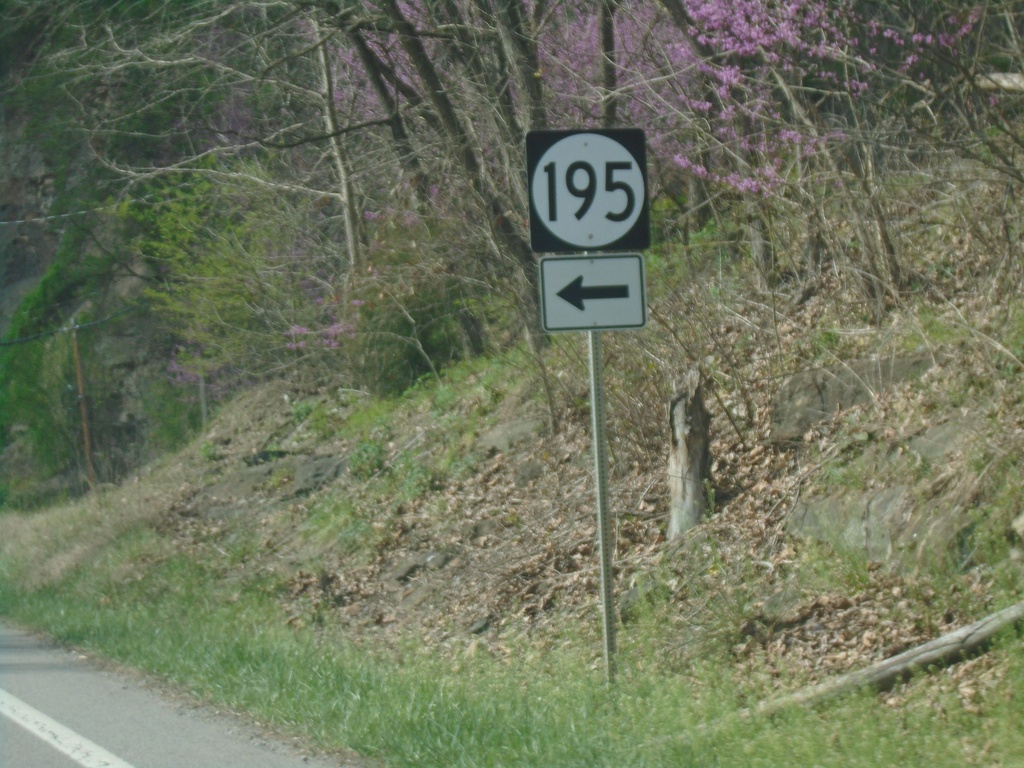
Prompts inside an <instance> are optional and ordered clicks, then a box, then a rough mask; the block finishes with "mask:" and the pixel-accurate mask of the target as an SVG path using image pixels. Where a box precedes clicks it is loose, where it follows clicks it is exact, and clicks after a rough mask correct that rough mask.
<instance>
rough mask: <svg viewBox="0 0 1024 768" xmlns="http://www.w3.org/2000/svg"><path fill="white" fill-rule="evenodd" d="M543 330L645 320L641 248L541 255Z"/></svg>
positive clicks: (633, 324)
mask: <svg viewBox="0 0 1024 768" xmlns="http://www.w3.org/2000/svg"><path fill="white" fill-rule="evenodd" d="M540 304H541V325H542V326H543V328H544V330H545V331H548V332H558V331H622V330H629V329H633V328H643V327H644V326H645V325H646V324H647V296H646V293H645V284H644V258H643V256H641V255H640V254H639V253H623V254H610V255H602V256H548V257H545V258H543V259H541V260H540Z"/></svg>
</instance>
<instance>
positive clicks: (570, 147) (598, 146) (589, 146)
mask: <svg viewBox="0 0 1024 768" xmlns="http://www.w3.org/2000/svg"><path fill="white" fill-rule="evenodd" d="M644 195H645V190H644V175H643V171H642V169H641V168H640V166H639V164H638V163H637V161H636V158H634V157H633V155H632V154H631V153H630V151H629V150H628V149H626V148H625V147H624V146H623V145H622V144H620V143H619V142H617V141H615V140H613V139H610V138H608V137H607V136H602V135H600V134H597V133H575V134H572V135H570V136H567V137H565V138H564V139H560V140H559V141H556V142H555V143H554V144H552V145H551V146H550V147H549V148H548V150H547V151H546V152H545V153H544V154H543V155H542V156H541V158H540V162H538V163H537V166H536V168H535V169H534V172H533V178H532V179H530V196H531V200H532V201H533V205H534V209H535V213H536V215H537V216H538V217H539V218H540V221H541V222H542V223H543V225H544V226H545V227H546V228H547V229H548V230H549V231H550V232H551V234H553V235H554V236H555V237H557V238H559V239H560V240H563V241H564V242H566V243H569V244H570V245H574V246H576V247H579V248H594V249H598V248H601V247H603V246H606V245H609V244H611V243H614V242H616V241H617V240H621V239H622V238H623V237H625V236H626V235H627V234H629V231H630V230H631V229H632V228H633V225H634V224H636V221H637V219H638V218H639V217H640V214H641V212H642V211H643V207H644Z"/></svg>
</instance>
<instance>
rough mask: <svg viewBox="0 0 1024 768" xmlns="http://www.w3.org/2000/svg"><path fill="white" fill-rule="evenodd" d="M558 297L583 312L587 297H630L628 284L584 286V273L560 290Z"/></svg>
mask: <svg viewBox="0 0 1024 768" xmlns="http://www.w3.org/2000/svg"><path fill="white" fill-rule="evenodd" d="M557 295H558V297H559V298H561V299H565V300H566V301H567V302H569V303H570V304H572V305H573V306H574V307H576V309H578V310H580V311H581V312H582V311H583V310H584V309H585V307H584V306H583V302H584V301H586V300H587V299H628V298H629V286H628V285H597V286H591V287H589V288H584V287H583V275H580V276H579V277H577V278H576V279H575V280H573V281H572V282H571V283H569V284H568V285H567V286H565V288H563V289H562V290H560V291H559V292H558V294H557Z"/></svg>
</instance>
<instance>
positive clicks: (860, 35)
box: [57, 0, 1020, 352]
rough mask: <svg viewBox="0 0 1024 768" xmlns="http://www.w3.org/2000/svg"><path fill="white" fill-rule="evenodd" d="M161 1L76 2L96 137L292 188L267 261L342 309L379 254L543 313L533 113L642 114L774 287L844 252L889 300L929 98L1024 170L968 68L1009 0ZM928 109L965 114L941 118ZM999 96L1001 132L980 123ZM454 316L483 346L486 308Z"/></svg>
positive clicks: (662, 164)
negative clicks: (886, 182)
mask: <svg viewBox="0 0 1024 768" xmlns="http://www.w3.org/2000/svg"><path fill="white" fill-rule="evenodd" d="M84 5H89V3H85V2H84V0H83V7H84ZM146 6H147V7H148V8H149V15H147V16H146V17H145V19H144V21H145V23H143V24H140V23H139V20H138V19H136V18H133V19H131V20H130V21H131V23H125V22H124V20H123V19H118V18H116V17H115V16H114V15H112V12H106V15H104V14H100V15H99V16H98V17H93V16H90V15H88V14H82V15H81V16H80V17H79V18H80V21H79V22H78V24H79V31H78V35H79V37H80V39H81V40H82V41H83V42H82V45H81V46H71V47H70V48H68V49H66V50H65V51H64V52H63V53H61V55H60V56H59V57H58V59H57V60H58V62H61V61H62V62H64V63H65V64H66V66H67V67H68V69H69V70H70V71H72V72H76V73H78V76H79V82H80V84H82V85H83V86H85V87H86V88H87V92H88V93H89V98H83V99H81V104H82V112H83V118H84V121H85V123H86V124H87V125H89V126H90V128H91V131H92V145H93V147H94V148H95V150H96V153H97V156H98V157H99V158H100V159H101V161H102V162H103V163H105V164H106V165H107V166H109V167H110V168H111V169H114V170H116V171H117V172H118V173H119V174H121V175H122V176H123V177H124V178H127V179H129V180H130V182H132V184H134V185H135V188H138V186H139V185H140V184H143V183H149V182H150V181H151V180H152V179H154V178H158V177H162V178H173V177H174V176H175V175H183V174H193V175H196V174H198V175H201V176H203V177H205V178H207V179H212V180H214V181H216V182H217V183H218V184H219V185H228V184H240V185H241V186H242V187H245V185H250V186H251V185H259V186H261V187H263V188H265V189H268V190H271V191H272V192H273V193H275V194H280V195H281V196H282V197H287V198H288V200H289V205H290V206H294V209H296V210H303V211H304V213H303V216H308V217H309V218H308V223H309V224H310V226H312V227H313V228H314V229H315V230H316V232H315V237H311V236H304V237H303V238H300V239H301V240H303V241H304V244H302V245H301V246H300V247H297V248H295V247H292V248H286V247H284V246H281V248H283V249H284V251H285V252H294V253H295V256H294V257H292V258H290V260H286V259H283V257H282V256H281V254H277V255H276V256H275V257H274V258H273V259H271V262H270V263H274V264H284V263H288V264H290V266H289V269H294V270H296V271H298V272H300V273H302V272H303V271H304V272H305V275H304V276H303V277H302V278H301V279H300V280H297V281H296V282H295V284H296V285H302V286H306V287H305V288H303V289H302V291H305V293H302V292H301V291H300V296H307V298H309V297H312V298H315V299H316V300H319V301H327V302H328V303H329V304H330V305H331V306H338V307H347V308H349V309H351V307H352V305H351V300H352V299H353V298H358V299H359V300H368V299H371V298H373V297H372V296H367V297H363V296H361V295H360V296H356V295H355V294H352V293H351V291H352V290H355V289H354V288H353V286H354V285H355V284H356V283H358V282H359V279H360V276H362V275H367V274H371V273H372V270H377V274H379V273H380V270H392V269H399V268H400V270H406V269H407V267H409V265H411V264H414V263H415V264H427V263H429V264H433V265H434V266H433V267H431V269H433V270H434V273H435V274H441V273H446V274H457V275H460V276H462V277H464V278H466V279H467V280H468V281H469V283H474V282H476V283H477V284H480V283H486V284H489V285H503V286H509V287H511V288H513V289H514V291H513V292H514V293H516V294H517V295H518V304H519V306H521V307H522V308H523V312H522V316H523V319H524V322H526V323H527V324H528V325H532V326H533V329H534V331H535V332H536V330H537V321H536V312H535V307H534V304H535V302H536V295H537V291H536V279H537V276H536V265H535V257H534V254H533V253H532V252H531V250H530V248H529V241H528V234H527V210H528V209H527V194H526V185H525V183H524V181H525V179H524V168H525V162H524V159H523V147H524V137H525V134H526V132H527V131H528V130H530V129H533V128H546V127H585V126H594V125H606V126H611V125H634V126H639V127H643V128H644V129H645V130H646V132H647V136H648V141H649V144H650V148H651V152H650V153H649V156H650V158H651V163H652V171H653V173H652V178H653V180H654V182H655V188H654V190H653V192H654V193H655V195H657V196H662V197H663V198H664V199H666V200H668V201H671V202H672V203H674V204H677V205H679V206H680V208H681V210H682V211H683V213H684V214H685V216H684V219H685V226H684V227H683V228H682V233H681V234H682V236H683V237H684V238H685V237H686V233H687V232H688V231H689V230H691V229H693V228H699V227H700V226H702V225H703V224H704V222H706V221H707V220H708V219H709V218H710V217H712V216H715V215H722V214H727V215H729V216H731V217H733V218H734V219H735V220H738V221H740V222H741V224H742V226H743V231H744V233H745V241H746V248H747V250H748V251H749V253H750V255H751V256H752V257H753V261H754V263H755V265H756V266H757V267H758V269H759V270H760V271H761V273H762V274H763V275H764V276H765V279H766V281H768V283H769V284H771V283H772V281H774V280H775V279H777V278H778V277H779V276H780V275H781V274H782V273H783V272H784V271H785V272H789V273H790V274H793V273H796V274H800V273H803V274H809V275H813V273H814V272H815V271H816V270H818V269H820V268H821V266H822V265H823V263H824V262H825V261H826V260H828V259H831V260H832V261H833V262H834V263H835V264H837V265H838V266H843V265H844V264H848V265H849V266H850V267H852V268H851V269H850V270H849V274H851V275H853V276H855V277H854V278H853V279H855V280H857V281H858V282H859V284H861V285H862V287H863V289H864V292H865V295H866V296H868V297H869V298H871V299H873V300H874V302H875V304H876V306H877V307H879V308H880V309H884V307H885V305H886V304H887V303H891V302H893V301H897V300H898V298H899V294H900V291H901V290H902V289H903V287H904V285H905V284H906V282H907V279H908V268H907V266H906V264H905V263H904V259H903V257H902V254H901V248H900V243H899V238H898V236H897V235H896V234H895V233H894V232H893V230H892V227H891V224H890V221H889V218H890V217H889V215H888V212H887V209H886V205H887V201H886V200H885V197H884V190H883V185H882V184H881V183H880V178H881V175H882V174H884V173H885V172H886V169H887V168H888V167H890V166H892V165H893V164H899V163H904V162H906V157H907V156H908V155H909V153H908V152H907V149H906V148H907V145H908V142H909V141H911V140H912V139H911V138H908V137H909V136H910V133H909V130H908V129H909V128H911V127H916V128H918V129H919V130H920V129H922V128H923V127H927V126H923V124H922V120H923V119H925V118H926V117H928V116H931V117H934V118H935V119H934V121H933V122H934V124H933V125H932V126H931V127H930V128H929V130H930V132H931V134H932V135H931V136H930V140H934V139H935V138H936V136H935V134H936V133H941V134H942V136H943V137H944V138H947V139H949V138H954V139H955V137H956V136H957V135H958V134H957V131H958V130H959V129H960V127H962V126H964V125H966V126H969V127H970V130H971V133H970V136H971V137H973V138H972V139H971V141H973V142H974V143H973V144H972V145H971V146H973V147H975V148H978V149H984V150H985V152H986V156H995V157H997V158H1001V159H1000V160H998V162H999V163H1000V164H1001V166H1002V167H1003V168H1006V169H1010V170H1014V169H1016V168H1017V165H1016V161H1015V159H1014V158H1015V156H1014V155H1013V154H1012V145H1013V142H1014V140H1015V139H1016V138H1017V134H1015V133H1014V132H1013V131H1012V130H1011V129H1010V127H1009V126H1010V125H1011V122H1010V113H1009V112H1008V111H1005V112H1002V113H1001V112H999V111H998V110H999V109H1001V108H1002V107H1001V106H1000V105H1002V104H1003V103H1004V100H1003V98H1002V97H1003V96H1004V95H1005V92H1004V91H1003V90H1000V89H995V90H993V88H992V87H991V86H992V84H995V83H997V82H999V81H998V80H997V79H993V78H992V77H989V78H988V79H987V80H986V79H984V78H982V79H979V76H978V75H979V73H978V72H976V71H974V70H973V69H972V67H975V64H968V63H966V62H976V63H978V62H983V61H984V60H985V56H989V55H992V56H995V55H998V56H1001V57H1002V59H1001V60H1002V61H1003V68H1004V69H1009V70H1013V68H1014V66H1017V67H1018V69H1019V61H1020V49H1019V44H1018V43H1017V42H1016V41H1017V40H1018V39H1019V37H1017V36H1016V34H1017V30H1018V27H1019V25H1020V19H1019V14H1018V13H1017V12H1016V10H1015V8H1014V7H1013V6H1012V5H1011V4H1008V3H1006V4H999V3H991V4H989V5H986V6H983V7H980V8H977V9H975V8H969V9H965V8H963V7H962V6H961V5H960V4H959V3H955V2H953V1H952V0H948V4H947V3H946V0H943V1H942V2H936V3H927V4H912V3H909V2H905V3H904V2H897V3H876V2H870V0H771V1H769V0H659V1H658V2H655V1H654V0H600V1H599V2H588V1H585V0H561V2H551V1H549V0H364V1H363V2H337V1H336V0H271V2H262V3H253V2H248V1H247V0H197V2H195V3H191V4H189V7H188V12H187V13H185V12H183V11H182V10H181V7H180V6H179V5H177V4H175V3H169V2H162V1H157V2H151V3H147V4H146ZM982 28H984V30H986V32H985V34H984V35H979V34H977V31H978V30H980V29H982ZM993 43H995V48H996V49H997V50H993V49H992V47H991V46H992V44H993ZM983 51H984V52H986V53H984V55H982V52H983ZM965 54H970V55H965ZM1007 57H1009V58H1007ZM1014 62H1016V63H1014ZM957 83H960V84H961V85H957ZM963 83H967V84H968V87H963V86H962V84H963ZM1001 88H1002V86H1001ZM140 105H141V106H140ZM939 109H941V110H944V111H945V113H946V114H952V115H955V116H956V117H957V122H958V126H959V127H952V128H950V129H948V130H947V127H946V126H944V125H942V121H941V120H939V119H938V116H937V110H939ZM1000 115H1002V117H1003V121H1002V122H1001V123H999V122H998V121H997V123H996V124H997V125H1002V126H1003V130H1002V133H1001V135H1000V136H997V137H996V139H998V140H993V139H992V137H991V134H990V132H989V131H988V130H987V129H988V127H989V126H988V124H987V119H982V118H983V116H986V117H995V118H997V119H998V118H999V116H1000ZM917 135H921V134H920V133H919V134H917ZM961 140H962V139H961ZM900 153H903V154H902V155H901V154H900ZM230 197H231V196H230V195H226V196H222V199H224V198H230ZM244 208H245V206H244V205H243V206H241V208H239V209H238V210H236V213H238V212H239V211H244ZM243 215H244V214H243ZM783 228H784V229H785V230H786V232H787V236H786V237H785V239H786V240H787V241H789V242H794V243H803V244H804V248H803V251H804V258H803V259H802V260H801V259H799V258H796V257H795V256H794V254H793V250H794V249H792V248H791V249H790V252H789V253H788V254H785V255H783V254H780V253H779V252H778V248H777V247H776V246H775V242H777V241H778V240H780V239H781V237H780V234H779V231H780V230H781V229H783ZM278 229H279V230H280V231H284V228H278ZM210 234H211V238H212V239H216V238H215V237H213V235H215V233H210ZM268 247H271V248H277V247H278V246H268ZM332 250H333V251H334V253H335V256H334V258H333V260H332V261H331V262H330V264H331V265H330V266H329V267H325V261H324V259H323V258H321V257H322V256H323V255H324V254H326V253H328V252H330V251H332ZM784 257H785V258H784ZM428 272H429V270H428ZM418 274H419V275H420V276H419V277H414V276H413V273H411V272H408V271H406V272H401V271H399V272H394V273H393V277H392V283H393V284H397V283H403V284H405V285H406V286H407V288H408V291H406V293H404V294H403V295H412V294H411V293H410V291H413V288H414V283H415V282H416V281H417V280H420V279H422V274H423V273H422V272H421V273H418ZM309 286H316V290H315V291H313V292H312V293H311V292H310V289H309ZM357 292H358V291H357ZM314 294H315V295H314ZM385 295H386V294H385V293H382V292H381V291H379V290H378V291H377V293H376V296H377V297H378V298H380V297H382V296H385ZM389 295H392V296H394V295H397V294H395V293H394V292H392V293H391V294H389ZM339 312H340V310H339ZM459 317H460V322H461V323H462V325H463V331H464V334H466V335H468V336H469V337H474V338H475V341H474V342H473V343H471V344H470V346H472V347H474V348H479V347H480V339H479V331H480V324H479V322H478V318H474V317H473V315H472V313H471V312H468V311H460V313H459ZM314 320H315V318H313V317H300V316H298V315H294V313H293V316H286V314H280V319H279V321H276V322H275V323H273V324H272V330H271V331H270V335H271V336H273V337H276V338H277V339H278V341H279V343H280V345H281V347H282V349H283V350H286V351H288V352H296V351H297V350H299V349H308V348H309V344H308V342H309V340H310V339H311V338H314V337H315V338H322V337H323V333H324V332H325V331H326V330H327V329H330V328H333V327H336V326H338V325H339V324H342V325H345V327H348V325H352V326H353V327H355V326H357V325H358V323H357V318H356V317H355V316H354V315H351V314H346V315H344V316H343V315H341V314H338V313H334V314H331V313H324V314H322V316H321V317H320V319H319V320H317V321H316V322H314ZM318 323H319V324H318ZM346 324H347V325H346ZM295 328H303V329H309V333H308V334H307V333H303V334H298V333H297V332H296V331H295V330H294V329H295ZM299 335H301V336H303V338H302V339H299V338H298V336H299ZM343 337H344V334H338V335H337V337H336V338H335V337H331V342H332V343H337V344H338V345H339V346H342V345H341V339H342V338H343ZM302 342H306V346H302ZM326 347H327V348H328V349H331V348H332V346H331V344H327V345H326Z"/></svg>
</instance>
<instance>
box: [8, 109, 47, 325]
mask: <svg viewBox="0 0 1024 768" xmlns="http://www.w3.org/2000/svg"><path fill="white" fill-rule="evenodd" d="M54 192H55V190H54V177H53V174H52V173H51V171H50V170H49V169H48V168H47V167H46V165H45V164H44V161H43V157H42V153H41V152H40V151H39V150H38V149H37V148H36V147H35V146H34V144H33V141H32V137H31V136H27V135H26V129H25V124H24V122H23V121H21V120H20V119H18V118H16V117H12V116H11V115H4V113H3V110H2V106H0V336H2V335H3V334H4V333H6V332H7V329H8V327H9V325H10V319H11V316H12V315H13V313H14V311H15V310H16V309H17V307H18V303H19V302H20V301H21V299H22V298H24V296H25V294H26V293H28V291H30V290H31V289H32V288H33V287H34V286H35V285H36V283H37V282H38V281H39V279H40V278H41V277H42V276H43V275H44V274H45V273H46V270H47V269H48V268H49V267H50V265H51V264H52V263H53V256H54V253H55V251H56V248H57V241H58V234H57V228H56V227H54V226H52V225H53V224H54V221H53V220H50V219H48V218H47V216H48V215H49V212H50V208H51V205H52V203H53V198H54Z"/></svg>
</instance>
